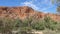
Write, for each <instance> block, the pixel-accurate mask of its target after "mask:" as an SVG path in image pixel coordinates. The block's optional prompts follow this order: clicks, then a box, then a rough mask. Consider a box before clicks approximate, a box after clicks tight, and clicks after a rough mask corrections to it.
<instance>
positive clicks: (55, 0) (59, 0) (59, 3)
mask: <svg viewBox="0 0 60 34" xmlns="http://www.w3.org/2000/svg"><path fill="white" fill-rule="evenodd" d="M51 1H52V3H53V4H54V3H56V4H57V12H58V13H60V0H51Z"/></svg>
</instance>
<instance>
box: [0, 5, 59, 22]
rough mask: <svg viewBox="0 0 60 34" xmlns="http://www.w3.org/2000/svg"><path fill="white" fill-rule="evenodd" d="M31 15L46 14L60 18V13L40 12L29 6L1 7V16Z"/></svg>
mask: <svg viewBox="0 0 60 34" xmlns="http://www.w3.org/2000/svg"><path fill="white" fill-rule="evenodd" d="M31 16H33V17H34V16H35V17H36V18H44V17H45V16H50V17H51V18H52V19H53V20H57V21H59V20H60V15H56V14H46V13H42V12H38V11H35V10H33V9H32V8H30V7H28V6H22V7H0V17H10V18H15V19H16V18H20V19H25V18H29V17H31Z"/></svg>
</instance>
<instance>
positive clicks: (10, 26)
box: [0, 16, 60, 34]
mask: <svg viewBox="0 0 60 34" xmlns="http://www.w3.org/2000/svg"><path fill="white" fill-rule="evenodd" d="M59 26H60V23H59V22H56V21H54V20H52V19H51V18H50V17H48V16H46V17H45V18H44V19H34V18H33V17H31V18H28V19H25V20H23V21H22V20H20V19H19V18H17V19H11V18H0V33H2V34H32V33H27V32H32V30H41V31H43V30H47V29H48V30H51V31H57V32H60V27H59Z"/></svg>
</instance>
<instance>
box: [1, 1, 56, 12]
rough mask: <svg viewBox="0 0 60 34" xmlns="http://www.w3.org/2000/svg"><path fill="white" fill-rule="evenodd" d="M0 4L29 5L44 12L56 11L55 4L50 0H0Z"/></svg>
mask: <svg viewBox="0 0 60 34" xmlns="http://www.w3.org/2000/svg"><path fill="white" fill-rule="evenodd" d="M0 6H29V7H32V8H33V9H35V10H38V11H42V12H45V13H48V12H49V13H56V7H57V6H56V4H52V3H51V0H0Z"/></svg>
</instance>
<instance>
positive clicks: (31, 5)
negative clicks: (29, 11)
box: [21, 0, 39, 10]
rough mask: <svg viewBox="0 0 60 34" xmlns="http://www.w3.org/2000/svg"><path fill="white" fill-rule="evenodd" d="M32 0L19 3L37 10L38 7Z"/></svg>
mask: <svg viewBox="0 0 60 34" xmlns="http://www.w3.org/2000/svg"><path fill="white" fill-rule="evenodd" d="M33 1H34V0H31V1H29V2H27V1H25V2H24V3H21V4H23V5H24V6H29V7H32V8H33V9H35V10H38V9H39V8H38V7H37V6H36V5H35V4H33Z"/></svg>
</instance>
